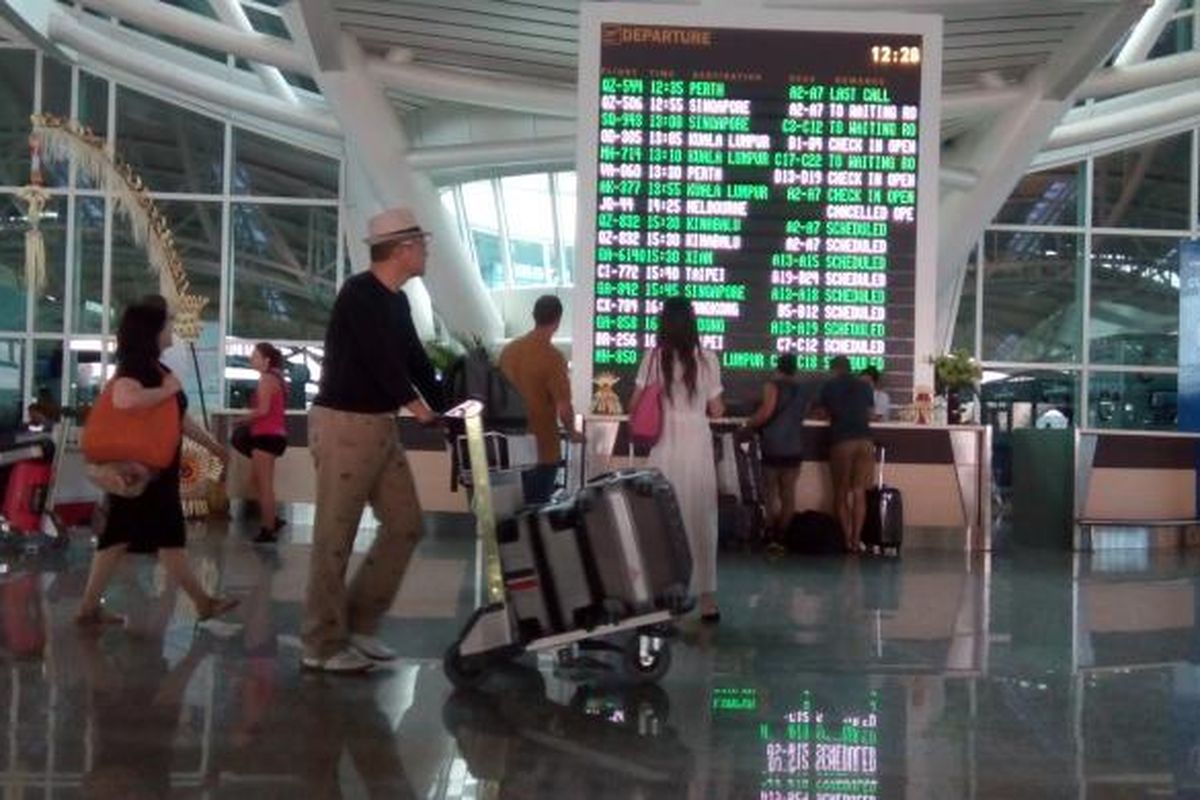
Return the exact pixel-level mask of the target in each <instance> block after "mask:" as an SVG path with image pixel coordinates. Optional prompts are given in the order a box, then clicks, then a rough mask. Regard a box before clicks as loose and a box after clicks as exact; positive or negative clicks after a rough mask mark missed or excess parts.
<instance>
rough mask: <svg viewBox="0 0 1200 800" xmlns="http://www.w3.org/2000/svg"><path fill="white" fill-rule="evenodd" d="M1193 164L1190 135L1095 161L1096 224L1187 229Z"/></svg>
mask: <svg viewBox="0 0 1200 800" xmlns="http://www.w3.org/2000/svg"><path fill="white" fill-rule="evenodd" d="M1191 163H1192V135H1191V134H1190V133H1185V134H1182V135H1180V136H1173V137H1171V138H1169V139H1163V140H1161V141H1157V142H1151V143H1149V144H1146V145H1144V146H1142V147H1139V148H1136V149H1133V150H1123V151H1121V152H1119V153H1113V154H1112V155H1107V156H1103V157H1101V158H1097V159H1096V167H1095V177H1094V179H1093V183H1094V186H1095V188H1094V191H1093V195H1094V202H1095V213H1094V215H1093V219H1092V222H1093V224H1094V225H1096V226H1097V227H1101V228H1172V229H1187V228H1189V227H1190V225H1189V223H1188V215H1189V214H1190V213H1191V210H1190V206H1191V202H1190V195H1191Z"/></svg>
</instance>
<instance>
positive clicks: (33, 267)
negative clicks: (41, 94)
mask: <svg viewBox="0 0 1200 800" xmlns="http://www.w3.org/2000/svg"><path fill="white" fill-rule="evenodd" d="M17 199H18V200H20V201H21V202H23V203H24V204H25V219H26V220H27V221H28V222H29V227H28V229H26V231H25V285H26V286H28V287H29V288H31V289H33V290H34V291H35V292H37V293H38V294H41V293H42V292H43V291H45V289H46V240H45V239H44V238H43V237H42V228H41V224H42V212H43V211H45V209H46V203H47V202H48V201H49V200H50V193H49V192H47V191H46V186H45V180H44V179H43V178H42V158H41V142H40V141H39V140H38V137H37V136H35V135H31V136H30V137H29V185H28V186H23V187H21V188H20V189H19V190H17Z"/></svg>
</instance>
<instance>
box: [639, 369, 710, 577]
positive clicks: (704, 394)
mask: <svg viewBox="0 0 1200 800" xmlns="http://www.w3.org/2000/svg"><path fill="white" fill-rule="evenodd" d="M697 356H698V362H697V364H696V394H695V396H691V397H689V395H688V390H687V385H686V384H685V383H684V382H683V369H682V367H681V366H680V364H679V363H678V361H676V362H675V364H674V370H673V371H674V373H675V375H674V381H673V385H672V387H671V396H670V398H669V399H668V397H667V393H666V391H665V389H666V387H665V386H664V387H663V388H664V391H663V430H662V437H661V438H660V439H659V440H658V444H656V445H654V448H653V449H652V450H651V451H650V458H649V461H648V463H649V465H650V466H652V467H657V468H658V469H660V470H662V473H663V475H665V476H666V477H667V480H669V481H670V482H671V485H672V486H673V487H674V488H675V495H676V497H677V498H678V500H679V507H680V510H681V511H682V513H683V523H684V527H685V529H686V530H687V536H688V544H689V545H690V546H691V550H692V591H693V592H694V593H696V594H704V593H706V592H715V591H716V590H717V465H716V460H715V458H714V455H713V439H712V429H711V428H710V427H709V420H708V410H707V409H708V401H709V400H712V399H715V398H717V397H720V396H721V392H722V386H721V364H720V362H719V361H718V360H717V356H716V355H715V354H714V353H711V352H709V351H707V350H700V351H699V352H698V353H697ZM651 370H653V371H654V374H651ZM662 380H663V378H662V367H661V357H660V354H659V353H658V352H657V351H653V350H652V351H650V352H649V353H647V354H646V355H645V356H644V357H643V358H642V363H641V366H640V367H638V374H637V388H639V389H641V388H644V387H645V386H646V385H647V384H650V383H654V382H661V381H662Z"/></svg>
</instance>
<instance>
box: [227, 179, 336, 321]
mask: <svg viewBox="0 0 1200 800" xmlns="http://www.w3.org/2000/svg"><path fill="white" fill-rule="evenodd" d="M232 210H233V220H232V223H233V282H232V286H231V291H230V294H231V302H232V311H233V324H232V327H231V332H232V334H233V335H235V336H242V337H245V338H248V339H256V340H257V339H291V340H322V339H324V336H325V325H326V323H327V322H328V320H329V312H330V310H331V309H332V307H333V300H334V298H335V296H336V294H337V264H338V261H337V258H338V248H337V223H338V217H337V209H336V208H328V207H322V206H272V205H260V204H250V203H235V204H234V205H233V209H232Z"/></svg>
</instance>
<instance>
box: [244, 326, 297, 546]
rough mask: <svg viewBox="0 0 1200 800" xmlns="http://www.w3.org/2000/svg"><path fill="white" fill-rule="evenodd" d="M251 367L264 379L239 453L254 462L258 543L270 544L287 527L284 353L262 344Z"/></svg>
mask: <svg viewBox="0 0 1200 800" xmlns="http://www.w3.org/2000/svg"><path fill="white" fill-rule="evenodd" d="M250 366H252V367H254V368H255V369H256V370H258V371H259V373H260V375H259V379H258V389H256V390H255V392H254V400H253V403H252V404H251V408H250V415H249V417H248V418H247V420H246V422H245V423H243V424H244V425H246V426H247V427H248V429H249V436H244V435H243V436H242V437H241V441H242V442H243V443H244V447H242V448H239V450H241V451H242V452H243V454H244V455H246V456H248V457H249V458H250V460H251V462H253V468H254V469H253V473H252V475H253V478H254V489H255V493H256V494H257V495H258V505H259V511H260V515H261V516H260V520H261V527H260V528H259V531H258V536H256V537H255V539H254V541H255V542H258V543H260V544H270V543H273V542H275V541H276V540H277V539H278V536H279V529H280V528H282V527H283V526H284V524H285V521H284V520H283V519H282V518H281V517H280V516H279V514H278V511H277V509H276V504H275V460H276V459H277V458H279V457H280V456H282V455H283V453H284V451H285V450H287V423H286V422H285V420H284V404H285V402H284V401H285V399H286V397H287V383H286V382H285V381H284V378H283V353H281V352H279V348H277V347H275V346H274V345H272V344H268V343H267V342H260V343H258V344H257V345H255V347H254V352H253V353H252V354H251V355H250ZM247 451H248V452H247Z"/></svg>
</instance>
